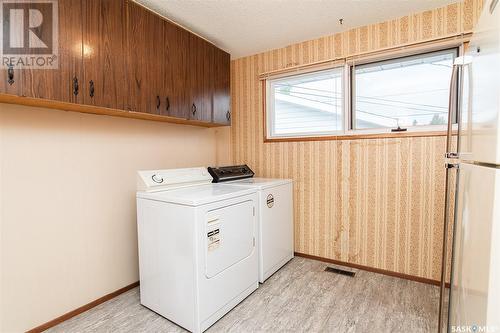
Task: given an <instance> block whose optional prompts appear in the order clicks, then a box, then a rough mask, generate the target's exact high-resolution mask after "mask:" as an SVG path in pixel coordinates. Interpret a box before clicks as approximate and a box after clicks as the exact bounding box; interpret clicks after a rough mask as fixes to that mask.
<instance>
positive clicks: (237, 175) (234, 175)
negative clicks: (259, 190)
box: [208, 164, 255, 183]
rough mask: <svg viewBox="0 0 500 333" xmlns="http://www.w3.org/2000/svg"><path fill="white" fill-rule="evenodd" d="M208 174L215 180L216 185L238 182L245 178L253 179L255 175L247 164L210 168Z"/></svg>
mask: <svg viewBox="0 0 500 333" xmlns="http://www.w3.org/2000/svg"><path fill="white" fill-rule="evenodd" d="M208 172H209V173H210V175H211V176H212V178H213V179H214V180H213V182H214V183H219V182H224V181H228V180H236V179H243V178H251V177H253V176H254V175H255V173H254V172H253V171H252V169H250V167H249V166H248V165H246V164H244V165H232V166H224V167H218V168H211V167H209V168H208Z"/></svg>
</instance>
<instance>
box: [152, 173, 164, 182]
mask: <svg viewBox="0 0 500 333" xmlns="http://www.w3.org/2000/svg"><path fill="white" fill-rule="evenodd" d="M151 179H153V181H154V182H155V183H157V184H161V183H163V177H161V176H160V175H157V174H156V173H155V174H154V175H153V176H152V177H151Z"/></svg>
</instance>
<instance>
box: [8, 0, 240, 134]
mask: <svg viewBox="0 0 500 333" xmlns="http://www.w3.org/2000/svg"><path fill="white" fill-rule="evenodd" d="M34 5H35V6H36V3H35V4H34ZM21 6H28V5H27V4H26V5H24V4H22V5H21ZM30 6H31V4H30ZM40 10H41V11H42V10H43V8H42V7H40ZM58 10H59V15H58V23H59V27H58V28H59V29H58V34H59V40H58V47H59V50H58V60H59V64H58V66H59V67H58V68H56V69H20V68H19V67H17V66H14V67H13V68H12V69H11V70H9V69H8V68H3V67H2V68H0V94H12V95H18V96H26V97H30V98H43V99H47V100H53V101H57V102H65V103H75V104H81V105H79V106H78V107H79V109H81V110H87V111H86V112H91V113H100V111H99V109H98V108H94V107H91V108H89V107H87V106H89V105H90V106H96V107H103V108H109V109H116V110H124V111H135V112H140V113H147V114H153V115H157V116H168V117H175V118H183V119H187V120H196V121H195V122H189V121H187V122H186V123H192V124H197V125H201V126H207V125H208V126H210V124H209V123H214V122H215V123H217V124H229V123H230V121H229V119H230V113H229V111H230V109H229V54H227V53H226V52H224V51H222V50H220V49H218V48H216V47H215V46H214V45H212V44H211V43H209V42H207V41H206V40H204V39H202V38H200V37H198V36H196V35H194V34H193V33H190V32H189V31H187V30H185V29H183V28H182V27H180V26H178V25H176V24H174V23H172V22H170V21H168V20H165V19H164V18H162V17H160V16H159V15H157V14H155V13H153V12H151V11H149V10H147V9H145V8H144V7H142V6H140V5H138V4H137V3H135V2H133V1H131V0H59V1H58ZM39 29H40V30H38V31H36V33H37V35H42V36H43V35H44V34H49V31H45V30H41V29H46V28H43V26H42V28H39ZM33 53H34V54H35V53H36V52H33ZM8 81H10V83H9V82H8ZM7 98H9V100H12V99H11V96H5V99H7ZM18 100H19V99H18ZM25 101H26V102H24V101H22V102H18V103H20V104H23V103H25V104H28V105H33V101H32V100H30V99H25ZM28 102H30V103H31V104H29V103H28ZM45 105H50V104H47V103H45ZM53 105H54V106H53V107H54V108H63V109H70V110H71V109H72V107H73V106H72V105H68V104H62V103H53ZM49 107H51V106H49ZM101 111H102V113H106V112H108V114H109V113H113V114H116V112H115V111H110V110H104V109H103V110H101ZM84 112H85V111H84ZM122 114H123V115H124V116H128V115H127V113H125V112H123V113H122ZM122 114H120V115H122ZM129 116H131V117H132V116H133V117H136V118H145V119H154V120H164V121H174V120H170V119H168V118H161V117H160V118H159V117H157V116H149V115H138V114H132V113H130V114H129ZM174 122H179V121H177V120H175V121H174ZM200 122H201V123H200Z"/></svg>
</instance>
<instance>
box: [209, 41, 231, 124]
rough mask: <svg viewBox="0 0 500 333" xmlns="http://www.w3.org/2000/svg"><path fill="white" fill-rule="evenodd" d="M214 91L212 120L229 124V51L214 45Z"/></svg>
mask: <svg viewBox="0 0 500 333" xmlns="http://www.w3.org/2000/svg"><path fill="white" fill-rule="evenodd" d="M214 52H215V56H214V66H213V68H214V73H213V80H214V92H213V122H214V123H217V124H224V125H229V124H231V96H230V91H229V84H230V68H229V67H230V56H229V53H226V52H225V51H223V50H221V49H218V48H215V47H214Z"/></svg>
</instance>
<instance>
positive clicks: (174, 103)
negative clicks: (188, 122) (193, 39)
mask: <svg viewBox="0 0 500 333" xmlns="http://www.w3.org/2000/svg"><path fill="white" fill-rule="evenodd" d="M163 25H164V31H165V42H164V43H163V55H162V57H163V59H167V61H166V63H165V64H164V65H165V77H164V78H165V80H164V82H165V94H166V98H168V101H169V103H170V106H169V108H168V110H165V112H164V113H162V114H164V115H168V116H172V117H176V118H184V119H188V118H189V112H190V110H191V104H190V101H191V99H190V93H189V84H190V81H189V73H190V68H189V67H188V54H189V50H188V48H189V40H190V35H191V34H190V33H189V32H187V31H186V30H184V29H182V28H180V27H178V26H176V25H175V24H173V23H170V22H168V21H164V22H163Z"/></svg>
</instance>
